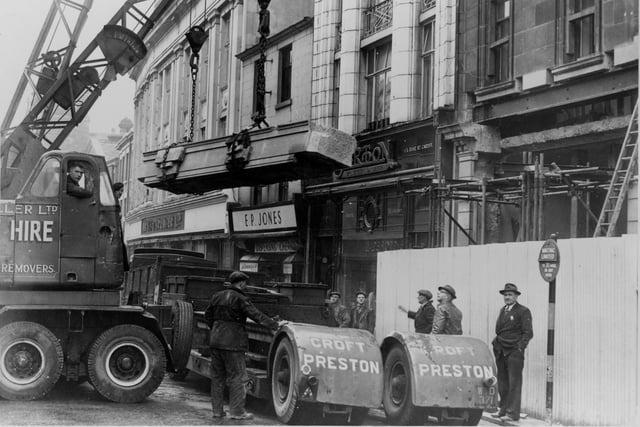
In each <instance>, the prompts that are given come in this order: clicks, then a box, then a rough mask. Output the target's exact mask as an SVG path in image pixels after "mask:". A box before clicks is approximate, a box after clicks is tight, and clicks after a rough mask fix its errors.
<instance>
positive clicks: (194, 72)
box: [187, 53, 200, 142]
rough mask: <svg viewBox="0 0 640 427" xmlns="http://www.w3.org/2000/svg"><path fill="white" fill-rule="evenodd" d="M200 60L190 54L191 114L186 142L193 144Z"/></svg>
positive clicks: (198, 57)
mask: <svg viewBox="0 0 640 427" xmlns="http://www.w3.org/2000/svg"><path fill="white" fill-rule="evenodd" d="M199 60H200V54H198V53H192V54H191V62H190V66H191V114H190V117H189V137H188V139H187V142H193V128H194V126H195V124H194V122H195V116H196V84H197V80H198V61H199Z"/></svg>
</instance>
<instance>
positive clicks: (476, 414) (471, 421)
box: [462, 409, 482, 426]
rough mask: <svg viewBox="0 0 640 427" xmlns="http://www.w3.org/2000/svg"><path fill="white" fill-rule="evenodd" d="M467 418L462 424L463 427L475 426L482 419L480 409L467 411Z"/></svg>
mask: <svg viewBox="0 0 640 427" xmlns="http://www.w3.org/2000/svg"><path fill="white" fill-rule="evenodd" d="M468 414H469V417H468V418H467V419H466V420H464V421H463V422H462V425H463V426H477V425H478V424H480V420H481V419H482V409H469V410H468Z"/></svg>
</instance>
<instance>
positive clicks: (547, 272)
mask: <svg viewBox="0 0 640 427" xmlns="http://www.w3.org/2000/svg"><path fill="white" fill-rule="evenodd" d="M538 265H539V267H540V275H541V276H542V278H543V279H544V280H545V281H546V282H551V281H553V280H555V278H556V276H557V275H558V268H559V267H560V250H559V249H558V245H557V244H556V242H555V240H553V239H549V240H547V241H546V242H544V244H543V245H542V248H541V249H540V255H539V256H538Z"/></svg>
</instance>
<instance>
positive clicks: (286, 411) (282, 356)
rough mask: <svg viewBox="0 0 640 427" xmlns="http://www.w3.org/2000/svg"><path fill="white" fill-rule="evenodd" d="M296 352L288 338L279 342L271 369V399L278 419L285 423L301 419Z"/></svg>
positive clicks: (296, 421)
mask: <svg viewBox="0 0 640 427" xmlns="http://www.w3.org/2000/svg"><path fill="white" fill-rule="evenodd" d="M296 359H297V357H296V354H295V352H294V350H293V346H292V345H291V341H289V339H288V338H285V339H283V340H282V341H280V343H278V347H277V348H276V354H275V357H274V358H273V366H272V370H271V400H272V401H273V408H274V409H275V412H276V416H277V417H278V420H280V421H281V422H283V423H285V424H296V423H298V422H300V421H301V419H300V418H301V415H300V413H301V412H302V410H301V402H300V401H299V398H298V390H297V387H296V374H295V373H296V370H297V367H298V362H297V360H296Z"/></svg>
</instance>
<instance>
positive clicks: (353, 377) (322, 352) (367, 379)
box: [269, 323, 384, 408]
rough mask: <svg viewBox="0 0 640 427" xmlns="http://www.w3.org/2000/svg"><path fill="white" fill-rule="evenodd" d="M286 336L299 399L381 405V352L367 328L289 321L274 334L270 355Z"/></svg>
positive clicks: (330, 402) (373, 406)
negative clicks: (293, 359) (293, 353)
mask: <svg viewBox="0 0 640 427" xmlns="http://www.w3.org/2000/svg"><path fill="white" fill-rule="evenodd" d="M285 336H286V337H287V338H288V339H289V340H290V341H291V343H292V344H293V348H294V349H296V351H297V360H296V365H297V369H296V372H295V375H296V382H295V383H296V384H297V388H298V392H299V396H300V397H301V400H303V401H311V402H319V403H328V404H335V405H346V406H358V407H368V408H377V407H379V406H380V404H381V402H382V388H383V381H384V378H383V364H382V355H381V354H380V348H379V346H378V343H377V342H376V339H375V337H374V336H373V334H371V333H370V332H369V331H366V330H360V329H349V328H331V327H326V326H317V325H310V324H302V323H288V324H287V325H286V326H284V327H283V328H281V330H280V331H279V333H278V335H277V336H276V337H275V339H274V341H273V343H272V349H271V350H272V351H270V354H273V350H274V349H275V347H276V346H277V344H278V343H279V342H280V341H281V340H282V339H283V338H285ZM271 365H272V363H270V364H269V369H271Z"/></svg>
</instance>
